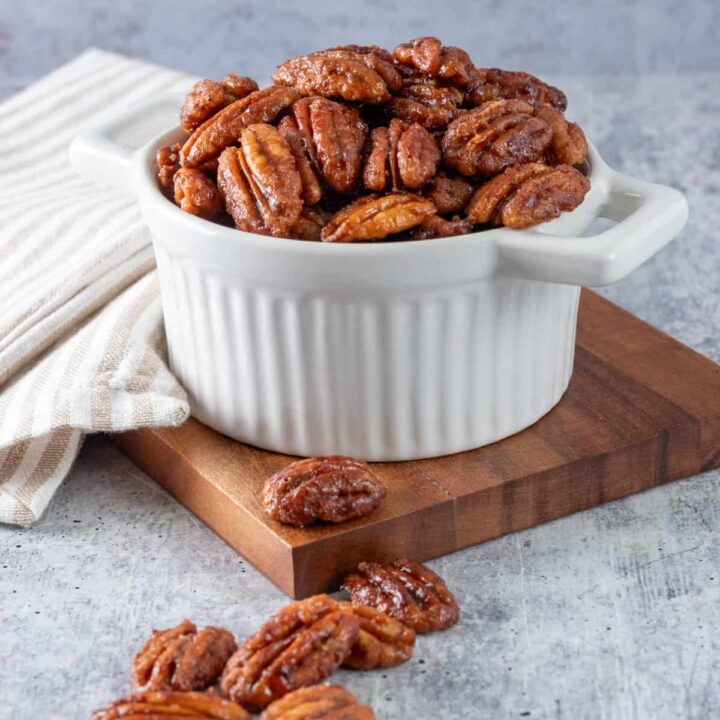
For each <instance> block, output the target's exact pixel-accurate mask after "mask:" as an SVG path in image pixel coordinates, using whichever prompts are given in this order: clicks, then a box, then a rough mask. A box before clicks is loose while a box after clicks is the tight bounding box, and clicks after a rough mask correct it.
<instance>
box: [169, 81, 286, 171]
mask: <svg viewBox="0 0 720 720" xmlns="http://www.w3.org/2000/svg"><path fill="white" fill-rule="evenodd" d="M299 97H300V93H298V91H297V90H295V88H288V87H279V86H277V85H274V86H272V87H269V88H265V89H264V90H257V91H256V92H252V93H250V94H249V95H247V96H246V97H244V98H241V99H240V100H236V101H235V102H234V103H231V104H230V105H228V106H227V107H225V108H223V109H222V110H220V112H218V113H216V114H215V115H213V116H212V117H211V118H209V119H207V120H206V121H205V122H204V123H203V124H202V125H200V127H198V128H197V129H196V130H195V132H193V134H192V135H191V136H190V137H189V138H188V139H187V140H186V141H185V144H184V145H183V147H182V150H181V151H180V158H181V161H182V164H183V165H185V166H187V167H202V166H203V165H205V164H206V163H207V162H208V161H211V160H214V159H216V158H217V157H218V156H219V155H220V153H221V152H222V151H223V150H224V149H225V148H226V147H228V146H229V145H232V144H233V143H235V142H237V140H238V138H239V137H240V134H241V132H242V130H243V129H244V128H246V127H248V126H249V125H253V124H255V123H269V122H272V121H273V120H274V119H275V118H276V117H277V116H278V115H279V114H280V113H281V112H282V111H283V110H285V109H286V108H288V107H290V105H292V104H293V103H294V102H295V101H296V100H297V99H298V98H299Z"/></svg>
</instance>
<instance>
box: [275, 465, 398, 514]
mask: <svg viewBox="0 0 720 720" xmlns="http://www.w3.org/2000/svg"><path fill="white" fill-rule="evenodd" d="M385 492H386V490H385V485H383V483H382V481H381V480H380V478H378V476H377V475H375V473H374V472H373V471H372V470H371V469H370V466H369V465H368V464H367V463H364V462H360V461H359V460H354V459H353V458H349V457H342V456H340V455H334V456H330V457H315V458H308V459H306V460H298V461H297V462H294V463H291V464H290V465H288V466H287V467H285V468H283V469H282V470H280V471H279V472H277V473H275V474H274V475H273V476H272V477H271V478H269V479H268V480H267V481H266V482H265V485H264V487H263V491H262V505H263V508H264V509H265V512H266V513H267V514H268V515H269V516H270V517H271V518H272V519H273V520H277V521H278V522H281V523H284V524H285V525H294V526H295V527H305V526H306V525H312V524H313V523H315V522H317V521H319V520H322V521H324V522H334V523H341V522H346V521H347V520H352V519H353V518H358V517H362V516H363V515H368V514H369V513H371V512H373V510H376V509H377V508H378V507H379V506H380V503H381V502H382V501H383V499H384V498H385Z"/></svg>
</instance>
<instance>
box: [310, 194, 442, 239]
mask: <svg viewBox="0 0 720 720" xmlns="http://www.w3.org/2000/svg"><path fill="white" fill-rule="evenodd" d="M435 212H436V210H435V206H434V205H433V204H432V203H431V202H430V201H429V200H427V199H426V198H423V197H421V196H420V195H412V194H410V193H391V194H390V195H384V196H382V197H378V196H377V195H366V196H365V197H361V198H359V199H358V200H356V201H355V202H354V203H351V204H350V205H348V206H347V207H344V208H343V209H342V210H340V211H339V212H337V213H335V215H333V216H332V217H331V218H330V220H329V222H328V223H327V225H325V227H324V228H323V231H322V239H323V241H324V242H357V241H359V240H382V239H383V238H386V237H387V236H388V235H393V234H394V233H399V232H403V231H404V230H409V229H410V228H412V227H415V226H416V225H419V224H420V223H421V222H422V221H423V220H425V218H427V217H429V216H430V215H434V214H435Z"/></svg>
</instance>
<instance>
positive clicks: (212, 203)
mask: <svg viewBox="0 0 720 720" xmlns="http://www.w3.org/2000/svg"><path fill="white" fill-rule="evenodd" d="M173 187H174V193H175V202H176V203H177V204H178V205H179V206H180V207H181V208H182V209H183V210H184V211H185V212H188V213H190V214H191V215H197V216H198V217H201V218H205V219H206V220H216V219H217V218H219V217H220V216H221V215H222V213H223V212H224V211H225V205H224V204H223V200H222V197H221V196H220V191H219V190H218V186H217V185H216V184H215V182H214V181H213V180H212V179H211V178H209V177H208V176H207V175H206V174H205V173H204V172H203V171H202V170H196V169H195V168H180V169H179V170H178V171H177V172H176V173H175V177H174V181H173Z"/></svg>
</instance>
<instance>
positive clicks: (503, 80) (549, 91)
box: [467, 68, 567, 110]
mask: <svg viewBox="0 0 720 720" xmlns="http://www.w3.org/2000/svg"><path fill="white" fill-rule="evenodd" d="M500 98H506V99H508V100H512V99H516V100H524V101H525V102H528V103H530V104H531V105H534V104H535V103H540V102H543V103H549V104H550V105H554V106H555V107H556V108H558V109H560V110H565V108H566V107H567V98H566V97H565V94H564V93H563V92H562V91H561V90H558V89H557V88H556V87H553V86H552V85H547V84H546V83H544V82H543V81H542V80H540V79H538V78H536V77H535V76H534V75H529V74H528V73H524V72H512V71H508V70H500V69H499V68H476V69H475V78H474V81H473V83H472V89H471V90H470V92H469V93H468V98H467V99H468V102H469V103H470V104H471V105H474V106H476V105H482V104H483V103H486V102H489V101H490V100H498V99H500Z"/></svg>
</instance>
